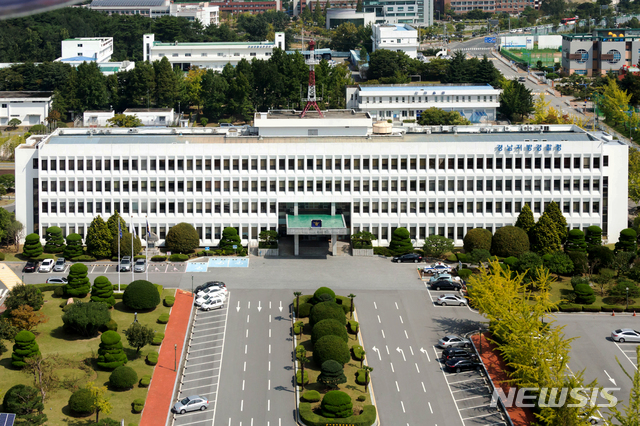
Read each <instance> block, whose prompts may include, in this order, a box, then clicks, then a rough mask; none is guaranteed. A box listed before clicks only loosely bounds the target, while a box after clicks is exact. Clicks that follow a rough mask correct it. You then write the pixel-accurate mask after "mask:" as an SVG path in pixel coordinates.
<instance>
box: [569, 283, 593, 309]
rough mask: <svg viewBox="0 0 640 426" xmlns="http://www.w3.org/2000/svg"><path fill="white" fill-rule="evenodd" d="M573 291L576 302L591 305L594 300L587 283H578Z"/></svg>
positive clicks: (591, 290)
mask: <svg viewBox="0 0 640 426" xmlns="http://www.w3.org/2000/svg"><path fill="white" fill-rule="evenodd" d="M574 292H575V293H576V303H580V304H583V305H591V304H592V303H593V302H595V301H596V296H595V294H593V289H592V288H591V286H590V285H589V284H578V285H577V286H576V287H575V289H574Z"/></svg>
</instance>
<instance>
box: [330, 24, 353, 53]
mask: <svg viewBox="0 0 640 426" xmlns="http://www.w3.org/2000/svg"><path fill="white" fill-rule="evenodd" d="M359 43H360V36H359V34H358V29H357V28H356V26H355V25H354V24H353V23H351V22H345V23H344V24H340V25H338V26H337V27H336V29H335V30H333V31H332V32H331V42H330V43H329V46H330V47H331V49H332V50H336V51H338V52H348V51H350V50H354V49H355V48H356V47H357V46H358V44H359Z"/></svg>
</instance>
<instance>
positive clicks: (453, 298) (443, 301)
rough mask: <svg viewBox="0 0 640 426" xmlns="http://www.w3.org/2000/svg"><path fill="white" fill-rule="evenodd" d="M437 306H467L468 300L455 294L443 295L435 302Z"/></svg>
mask: <svg viewBox="0 0 640 426" xmlns="http://www.w3.org/2000/svg"><path fill="white" fill-rule="evenodd" d="M435 304H436V305H442V306H447V305H458V306H465V305H466V304H467V299H465V298H464V297H462V296H457V295H455V294H441V295H440V297H438V299H437V300H436V301H435Z"/></svg>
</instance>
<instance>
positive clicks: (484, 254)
mask: <svg viewBox="0 0 640 426" xmlns="http://www.w3.org/2000/svg"><path fill="white" fill-rule="evenodd" d="M490 257H491V253H490V252H489V250H485V249H473V250H471V253H469V260H470V261H471V263H475V264H476V265H480V266H482V262H486V261H487V260H489V258H490Z"/></svg>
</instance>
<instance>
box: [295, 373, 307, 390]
mask: <svg viewBox="0 0 640 426" xmlns="http://www.w3.org/2000/svg"><path fill="white" fill-rule="evenodd" d="M301 373H302V370H298V371H297V372H296V383H297V384H298V386H300V385H302V383H300V374H301ZM307 383H309V374H307V370H304V384H305V385H306V384H307Z"/></svg>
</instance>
